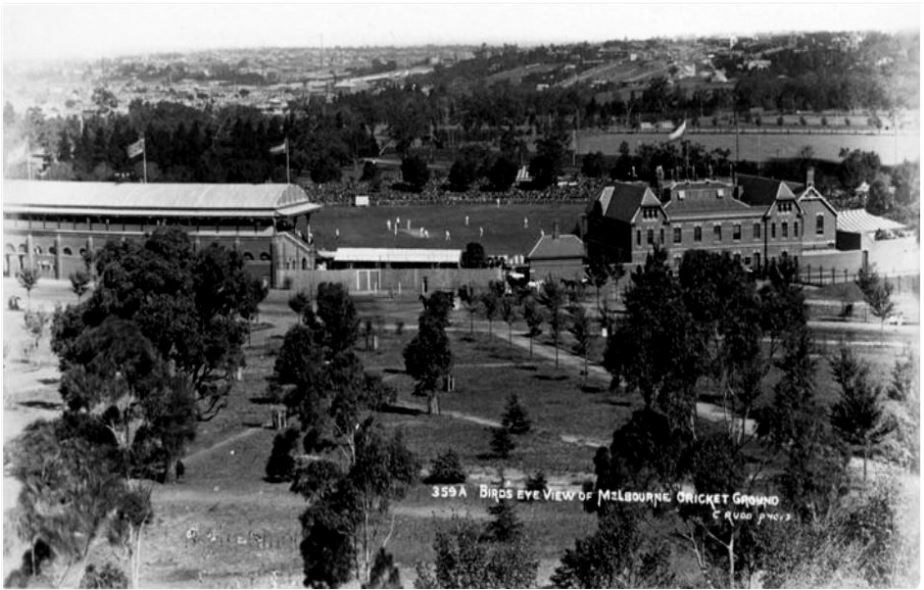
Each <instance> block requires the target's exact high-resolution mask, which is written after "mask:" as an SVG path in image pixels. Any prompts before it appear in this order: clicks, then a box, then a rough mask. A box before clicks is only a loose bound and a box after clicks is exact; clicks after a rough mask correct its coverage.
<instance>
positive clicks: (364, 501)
mask: <svg viewBox="0 0 924 590" xmlns="http://www.w3.org/2000/svg"><path fill="white" fill-rule="evenodd" d="M355 451H356V452H355V459H354V461H353V463H352V465H351V466H350V468H349V470H348V471H347V472H346V473H345V474H344V475H342V477H340V478H339V479H338V480H335V481H333V482H331V483H330V484H328V486H327V487H326V489H324V490H323V491H321V492H320V494H319V496H317V499H316V501H314V502H313V503H312V504H311V506H309V508H308V509H307V510H306V511H305V512H304V513H303V514H302V516H301V522H302V534H303V541H302V544H301V552H302V557H303V559H304V562H305V585H306V586H311V587H314V586H318V585H322V584H323V585H326V586H328V587H337V586H340V585H342V584H343V583H345V582H346V581H347V580H348V579H349V576H350V573H351V572H353V573H354V574H355V575H356V577H357V578H358V579H359V580H361V581H364V582H368V581H369V580H370V577H371V575H372V570H373V557H374V554H375V553H378V552H379V551H382V550H384V548H385V544H386V543H387V542H388V539H389V538H390V536H391V532H392V530H393V527H394V520H392V521H391V525H390V526H389V529H388V532H386V533H385V534H384V536H383V537H380V533H382V532H384V531H381V530H379V528H378V527H379V525H380V524H381V523H380V522H379V521H380V520H381V519H382V517H384V516H387V514H388V510H389V505H390V502H392V501H394V500H397V499H400V498H402V497H403V496H404V495H405V493H406V492H407V489H408V487H409V486H410V485H411V483H412V482H413V480H414V477H415V474H416V472H417V463H416V459H415V458H414V456H413V454H411V452H410V451H408V449H407V447H406V446H405V444H404V440H403V437H402V436H401V434H400V432H399V433H397V434H396V435H394V436H392V437H390V438H385V437H384V436H383V434H382V433H381V431H380V429H379V428H377V427H375V425H374V424H373V421H372V420H371V419H370V420H367V421H365V422H364V423H363V424H362V425H361V426H360V427H359V429H358V432H357V437H356V450H355ZM331 475H333V474H331ZM376 544H378V545H379V547H378V548H377V549H376V548H374V545H376Z"/></svg>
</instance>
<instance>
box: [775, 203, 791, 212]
mask: <svg viewBox="0 0 924 590" xmlns="http://www.w3.org/2000/svg"><path fill="white" fill-rule="evenodd" d="M778 208H779V210H780V213H789V212H790V211H792V202H790V201H784V202H781V203H780V204H779V206H778Z"/></svg>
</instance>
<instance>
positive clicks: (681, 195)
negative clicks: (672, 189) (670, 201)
mask: <svg viewBox="0 0 924 590" xmlns="http://www.w3.org/2000/svg"><path fill="white" fill-rule="evenodd" d="M686 196H687V193H686V191H677V198H678V199H680V200H681V201H682V200H683V198H684V197H686Z"/></svg>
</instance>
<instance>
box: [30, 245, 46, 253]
mask: <svg viewBox="0 0 924 590" xmlns="http://www.w3.org/2000/svg"><path fill="white" fill-rule="evenodd" d="M32 251H33V252H34V253H35V254H44V253H45V251H44V250H42V247H41V246H35V247H34V248H32Z"/></svg>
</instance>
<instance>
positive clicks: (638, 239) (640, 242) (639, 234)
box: [635, 229, 642, 246]
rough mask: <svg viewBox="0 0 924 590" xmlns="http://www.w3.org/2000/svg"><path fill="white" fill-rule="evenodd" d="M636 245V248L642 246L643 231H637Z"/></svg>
mask: <svg viewBox="0 0 924 590" xmlns="http://www.w3.org/2000/svg"><path fill="white" fill-rule="evenodd" d="M635 245H636V246H641V245H642V230H640V229H637V230H635Z"/></svg>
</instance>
